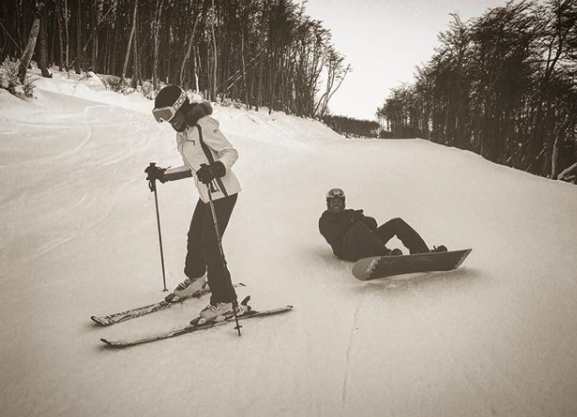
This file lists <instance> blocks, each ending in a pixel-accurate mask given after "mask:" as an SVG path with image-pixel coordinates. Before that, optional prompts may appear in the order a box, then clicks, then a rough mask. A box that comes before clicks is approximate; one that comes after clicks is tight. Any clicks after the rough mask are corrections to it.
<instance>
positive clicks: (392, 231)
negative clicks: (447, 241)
mask: <svg viewBox="0 0 577 417" xmlns="http://www.w3.org/2000/svg"><path fill="white" fill-rule="evenodd" d="M395 236H396V237H397V238H398V239H399V240H400V241H401V242H402V243H403V245H404V246H405V247H406V248H407V249H408V250H409V252H410V253H411V254H414V253H427V252H429V247H428V246H427V244H426V243H425V241H424V240H423V238H422V237H421V236H420V235H419V234H418V233H417V232H416V231H415V229H413V228H412V227H411V226H410V225H409V224H408V223H407V222H405V221H404V220H403V219H401V218H399V217H397V218H394V219H391V220H389V221H388V222H386V223H384V224H383V225H381V226H379V227H378V228H377V229H376V230H375V231H372V230H371V229H369V227H368V226H367V225H366V224H365V223H363V222H357V223H355V224H354V225H353V226H352V227H351V228H350V229H349V231H348V232H347V234H346V235H345V236H344V238H343V248H342V256H341V258H343V259H345V260H347V261H358V260H359V259H361V258H367V257H369V256H383V255H388V254H389V252H390V251H389V249H388V248H387V247H386V246H385V245H386V244H387V242H388V241H389V240H391V239H392V238H393V237H395Z"/></svg>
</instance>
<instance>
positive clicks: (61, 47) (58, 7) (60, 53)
mask: <svg viewBox="0 0 577 417" xmlns="http://www.w3.org/2000/svg"><path fill="white" fill-rule="evenodd" d="M55 13H56V20H57V23H58V45H59V47H58V69H59V70H60V71H62V69H63V66H64V40H63V38H62V21H63V20H64V19H63V17H62V0H56V11H55Z"/></svg>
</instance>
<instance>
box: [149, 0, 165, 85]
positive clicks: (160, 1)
mask: <svg viewBox="0 0 577 417" xmlns="http://www.w3.org/2000/svg"><path fill="white" fill-rule="evenodd" d="M163 6H164V0H157V2H156V11H155V17H154V27H153V33H154V38H153V41H152V45H153V52H152V53H153V58H152V85H153V86H154V89H155V90H157V89H158V60H159V57H160V22H161V18H162V7H163Z"/></svg>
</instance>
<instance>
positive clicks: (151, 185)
mask: <svg viewBox="0 0 577 417" xmlns="http://www.w3.org/2000/svg"><path fill="white" fill-rule="evenodd" d="M155 165H156V163H155V162H151V163H150V165H149V168H150V167H154V166H155ZM148 188H150V191H151V192H153V193H154V203H155V206H156V224H157V226H158V243H159V245H160V265H161V267H162V282H163V284H164V290H162V291H163V292H165V291H168V290H167V289H166V274H165V272H164V252H163V250H162V232H161V230H160V211H159V210H158V195H157V193H156V179H155V178H150V177H149V180H148Z"/></svg>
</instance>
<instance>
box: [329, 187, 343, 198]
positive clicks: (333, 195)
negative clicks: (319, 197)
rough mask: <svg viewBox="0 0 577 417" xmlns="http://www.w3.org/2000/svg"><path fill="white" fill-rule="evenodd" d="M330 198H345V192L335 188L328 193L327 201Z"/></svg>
mask: <svg viewBox="0 0 577 417" xmlns="http://www.w3.org/2000/svg"><path fill="white" fill-rule="evenodd" d="M330 198H345V192H344V191H343V190H341V189H340V188H333V189H332V190H329V192H328V193H327V199H330Z"/></svg>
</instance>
